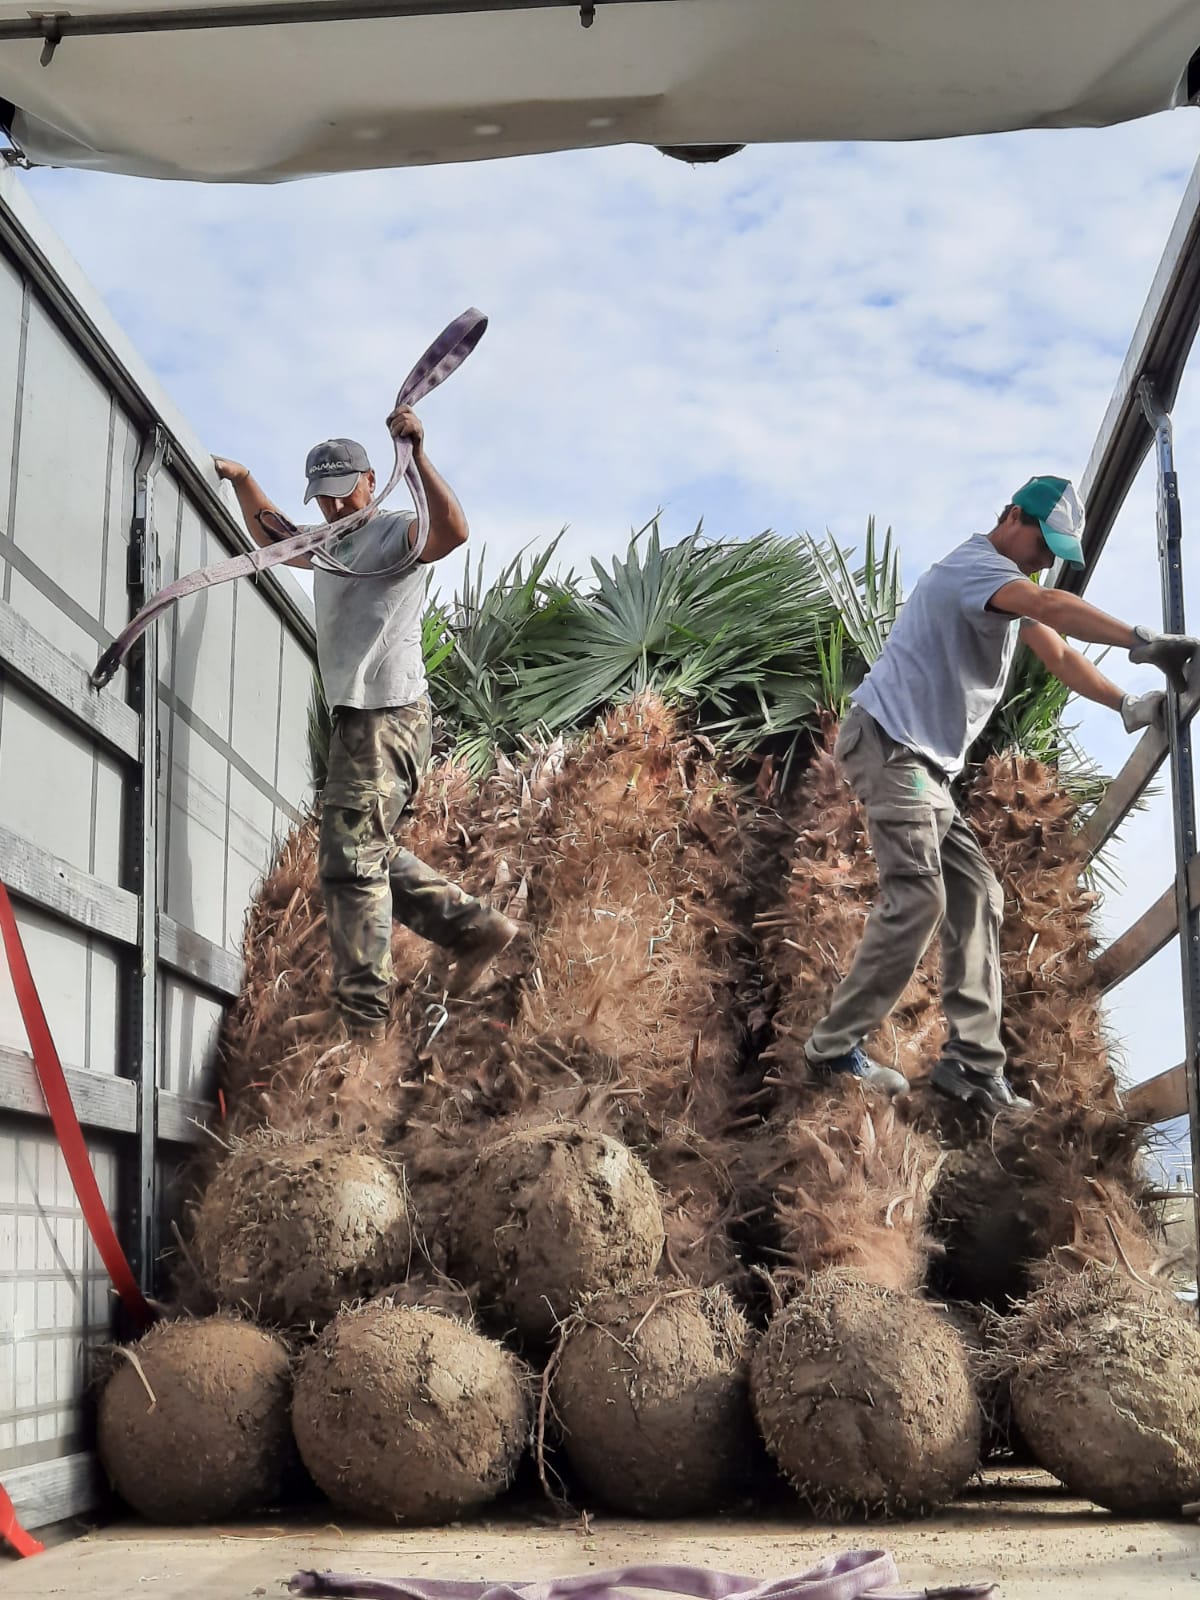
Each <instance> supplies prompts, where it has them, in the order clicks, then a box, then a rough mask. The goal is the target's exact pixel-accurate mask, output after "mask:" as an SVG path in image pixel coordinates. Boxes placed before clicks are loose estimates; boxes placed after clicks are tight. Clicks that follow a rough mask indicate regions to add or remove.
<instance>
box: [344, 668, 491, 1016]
mask: <svg viewBox="0 0 1200 1600" xmlns="http://www.w3.org/2000/svg"><path fill="white" fill-rule="evenodd" d="M431 724H432V717H431V713H430V707H429V701H428V700H419V701H416V702H415V703H414V704H413V705H409V706H388V707H385V708H384V709H382V710H379V711H360V710H355V709H352V708H351V707H349V706H337V707H336V708H335V709H334V713H333V732H332V735H331V737H330V741H329V771H328V776H327V777H326V780H325V788H324V791H323V795H322V806H321V831H320V841H319V845H318V856H317V871H318V873H319V875H320V879H321V888H322V890H323V891H324V895H325V917H326V922H327V925H328V932H329V948H330V953H331V955H332V957H333V993H334V999H335V1002H336V1004H337V1007H338V1009H339V1010H340V1011H341V1013H342V1015H343V1016H344V1017H345V1019H346V1021H347V1023H348V1024H349V1025H350V1027H351V1028H354V1027H361V1026H368V1027H369V1026H373V1025H374V1026H377V1025H378V1024H380V1023H383V1022H386V1021H387V1019H388V1014H389V999H390V994H391V987H392V980H393V976H394V973H393V968H392V918H393V917H395V918H396V920H397V921H398V922H403V923H404V924H405V926H406V927H409V928H412V930H413V931H414V932H415V933H419V934H420V935H421V937H422V938H423V939H430V940H432V941H433V943H435V944H440V945H449V946H454V945H456V944H458V943H460V942H461V941H462V939H463V937H464V935H469V934H470V932H471V931H472V929H473V927H474V925H475V923H476V921H477V920H478V918H479V915H480V913H481V911H482V909H483V907H482V906H481V905H480V902H479V901H478V900H476V899H475V897H474V896H473V895H469V894H467V893H465V892H464V891H463V890H462V889H460V888H459V887H458V885H457V884H454V883H450V882H449V881H448V880H447V879H446V878H443V877H442V875H441V873H440V872H435V871H434V869H433V868H432V867H429V866H426V864H425V863H424V862H423V861H420V860H418V858H417V857H416V856H415V855H413V854H412V852H411V851H409V850H405V849H404V847H403V845H402V844H401V843H400V839H399V828H400V824H401V822H402V820H403V817H404V814H405V812H406V811H407V810H408V808H409V806H410V805H411V803H412V800H413V797H414V795H415V794H416V792H417V789H418V788H419V786H420V782H421V777H422V774H423V773H424V771H425V768H426V766H427V765H428V764H429V754H430V746H431V743H432V727H431Z"/></svg>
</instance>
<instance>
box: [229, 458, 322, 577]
mask: <svg viewBox="0 0 1200 1600" xmlns="http://www.w3.org/2000/svg"><path fill="white" fill-rule="evenodd" d="M213 466H214V467H215V468H216V470H217V477H218V478H223V479H224V480H225V482H226V483H231V484H232V485H233V492H234V494H236V495H237V503H238V507H239V509H240V510H241V513H242V520H243V521H244V522H245V524H246V532H247V533H248V534H249V535H250V537H251V538H252V539H253V540H254V542H255V544H264V545H265V544H278V543H279V540H278V539H277V538H276V537H275V536H274V534H271V533H268V532H267V530H266V529H265V528H264V527H263V525H262V523H261V522H260V521H259V515H258V514H259V512H260V511H273V512H274V513H275V515H276V516H282V515H283V513H282V512H281V511H280V509H279V507H278V506H277V505H276V504H275V502H274V501H273V500H271V499H269V498H268V496H267V494H266V491H265V490H264V489H263V488H262V486H261V484H259V482H258V480H257V479H256V478H255V477H254V476H253V474H252V473H251V471H250V469H249V467H244V466H243V465H242V463H241V462H240V461H230V460H229V459H228V457H226V456H214V457H213ZM284 565H285V566H288V567H305V568H307V569H309V570H311V568H312V562H311V561H310V560H309V559H308V557H307V556H296V557H295V559H294V560H292V561H287V562H285V563H284Z"/></svg>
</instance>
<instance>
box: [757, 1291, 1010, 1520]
mask: <svg viewBox="0 0 1200 1600" xmlns="http://www.w3.org/2000/svg"><path fill="white" fill-rule="evenodd" d="M751 1395H752V1398H753V1403H754V1411H755V1415H756V1417H757V1419H758V1425H759V1428H760V1430H761V1432H762V1436H763V1438H764V1439H765V1440H766V1444H767V1448H768V1450H769V1451H770V1452H771V1454H772V1455H773V1456H774V1457H775V1460H776V1461H777V1462H778V1464H779V1466H780V1468H781V1469H782V1471H783V1472H784V1474H785V1475H786V1476H787V1477H788V1478H789V1479H790V1481H791V1482H792V1484H793V1485H794V1487H795V1488H796V1490H797V1491H798V1492H799V1494H800V1495H801V1497H802V1498H803V1499H804V1500H805V1501H806V1502H807V1503H808V1504H809V1505H810V1506H811V1507H812V1509H813V1510H814V1511H815V1512H816V1513H817V1515H818V1516H824V1517H829V1518H840V1517H846V1516H853V1515H862V1514H867V1515H881V1514H882V1515H891V1514H895V1513H899V1512H916V1511H928V1510H931V1509H933V1508H934V1507H936V1506H939V1505H942V1504H943V1503H944V1502H945V1501H947V1500H950V1499H952V1498H953V1497H954V1495H956V1494H957V1493H958V1492H959V1490H960V1489H961V1488H962V1487H963V1485H964V1484H965V1483H966V1482H967V1480H968V1478H969V1477H970V1476H971V1474H972V1473H973V1472H974V1471H975V1469H976V1467H977V1466H978V1463H979V1427H980V1421H979V1407H978V1404H977V1403H976V1399H975V1395H974V1393H973V1391H972V1388H971V1381H970V1378H969V1376H968V1373H967V1362H966V1356H965V1353H964V1351H963V1347H962V1342H961V1340H960V1339H959V1338H958V1335H957V1334H956V1333H955V1332H954V1330H953V1329H952V1328H950V1327H949V1326H948V1325H947V1324H946V1323H945V1321H944V1320H943V1319H942V1318H940V1317H939V1316H938V1315H937V1314H936V1313H935V1312H934V1311H933V1310H931V1308H930V1307H929V1306H928V1305H925V1304H923V1303H922V1302H921V1301H919V1300H915V1299H913V1298H912V1297H911V1296H908V1295H904V1294H898V1293H896V1292H895V1291H894V1290H891V1289H884V1288H882V1287H879V1286H878V1285H875V1284H870V1283H866V1282H864V1281H863V1280H861V1279H856V1278H853V1277H850V1276H849V1275H848V1274H844V1273H841V1272H823V1273H818V1274H817V1275H816V1276H815V1277H814V1278H812V1279H811V1280H810V1282H809V1283H808V1285H807V1286H806V1287H805V1288H804V1290H803V1291H802V1292H801V1293H800V1294H799V1295H798V1296H797V1297H796V1299H794V1300H792V1301H791V1302H790V1303H789V1304H788V1305H786V1306H785V1307H784V1308H783V1309H782V1310H781V1311H778V1312H777V1313H776V1314H775V1316H774V1317H773V1318H772V1320H771V1324H770V1326H769V1327H768V1329H767V1332H766V1334H765V1335H764V1337H763V1340H762V1342H761V1344H760V1345H759V1347H758V1349H757V1351H756V1352H755V1355H754V1360H753V1363H752V1367H751Z"/></svg>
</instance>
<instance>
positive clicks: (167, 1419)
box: [97, 1317, 295, 1523]
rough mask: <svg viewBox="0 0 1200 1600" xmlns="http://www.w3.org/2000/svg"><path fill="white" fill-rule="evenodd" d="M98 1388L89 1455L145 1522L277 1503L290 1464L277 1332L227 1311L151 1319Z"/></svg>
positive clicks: (284, 1356) (284, 1366) (286, 1379)
mask: <svg viewBox="0 0 1200 1600" xmlns="http://www.w3.org/2000/svg"><path fill="white" fill-rule="evenodd" d="M116 1359H117V1361H118V1363H119V1364H118V1365H117V1366H116V1368H115V1369H114V1371H113V1373H112V1376H111V1377H110V1378H109V1380H108V1382H107V1384H106V1385H105V1387H104V1391H103V1393H102V1394H101V1396H100V1407H99V1417H98V1423H97V1427H98V1435H99V1449H100V1459H101V1461H102V1462H103V1464H104V1470H105V1472H106V1473H107V1474H108V1478H109V1481H110V1482H111V1483H112V1486H113V1488H114V1489H115V1490H116V1491H117V1493H118V1494H119V1495H120V1496H121V1498H122V1499H123V1500H125V1501H127V1502H128V1503H129V1505H131V1506H132V1507H133V1509H134V1510H135V1511H137V1512H139V1513H140V1514H141V1515H142V1516H143V1517H148V1518H149V1519H150V1520H151V1521H153V1522H176V1523H188V1522H211V1521H213V1520H214V1519H216V1518H224V1517H236V1516H243V1515H247V1514H249V1513H250V1512H253V1511H261V1510H264V1509H266V1508H267V1507H269V1506H271V1505H274V1504H277V1503H278V1501H279V1499H280V1498H281V1496H282V1494H283V1490H284V1484H285V1480H286V1478H287V1477H288V1475H289V1473H290V1471H291V1470H292V1469H293V1467H294V1465H295V1449H294V1446H293V1443H292V1429H291V1421H290V1417H289V1409H290V1406H291V1398H292V1381H291V1371H290V1367H289V1360H288V1351H287V1347H286V1346H285V1345H284V1343H283V1341H282V1340H281V1339H279V1338H276V1337H275V1336H274V1335H273V1334H270V1333H266V1332H264V1331H263V1329H261V1328H256V1327H254V1326H252V1324H250V1323H248V1322H239V1321H237V1320H236V1319H235V1318H233V1317H207V1318H205V1319H204V1320H202V1321H199V1322H161V1323H159V1324H157V1326H155V1327H153V1328H151V1330H150V1332H149V1333H148V1334H147V1335H146V1337H145V1338H144V1339H142V1340H141V1341H140V1342H139V1343H138V1344H137V1345H133V1346H130V1347H129V1348H128V1350H127V1352H126V1353H125V1354H124V1356H121V1355H118V1356H117V1358H116Z"/></svg>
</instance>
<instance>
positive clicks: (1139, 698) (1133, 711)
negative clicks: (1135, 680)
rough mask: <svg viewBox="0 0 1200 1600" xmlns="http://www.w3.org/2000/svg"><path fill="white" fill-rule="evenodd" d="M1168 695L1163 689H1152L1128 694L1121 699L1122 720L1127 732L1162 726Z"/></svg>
mask: <svg viewBox="0 0 1200 1600" xmlns="http://www.w3.org/2000/svg"><path fill="white" fill-rule="evenodd" d="M1166 703H1167V697H1166V695H1165V694H1164V693H1163V691H1162V690H1161V689H1151V690H1150V693H1149V694H1127V695H1126V696H1125V697H1124V699H1123V700H1122V701H1121V721H1122V722H1123V723H1124V724H1125V732H1126V733H1140V732H1141V731H1142V729H1143V728H1149V727H1153V726H1154V725H1155V724H1157V725H1158V726H1159V727H1161V726H1162V719H1163V707H1164V706H1165V705H1166Z"/></svg>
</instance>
